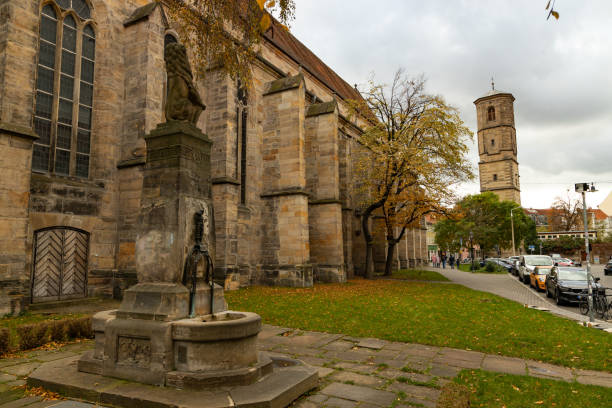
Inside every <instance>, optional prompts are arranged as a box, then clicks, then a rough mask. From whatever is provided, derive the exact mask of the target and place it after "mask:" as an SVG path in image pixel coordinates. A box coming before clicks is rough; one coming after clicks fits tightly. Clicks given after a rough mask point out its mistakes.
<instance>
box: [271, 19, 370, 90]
mask: <svg viewBox="0 0 612 408" xmlns="http://www.w3.org/2000/svg"><path fill="white" fill-rule="evenodd" d="M264 37H265V38H266V39H267V40H268V41H270V42H271V43H272V44H274V45H275V46H276V47H278V48H279V49H280V50H281V51H282V52H284V53H285V54H286V55H287V56H289V57H290V58H291V59H292V60H294V61H295V62H296V63H297V64H299V65H301V66H302V68H303V69H305V70H307V71H308V72H309V73H310V74H312V75H313V76H314V77H315V78H317V79H318V80H319V81H321V82H323V84H325V85H326V86H327V87H328V88H330V89H331V90H332V91H333V92H335V93H336V94H338V96H340V97H341V98H342V99H345V100H347V99H353V100H357V99H362V96H361V94H360V93H359V91H357V90H356V89H355V88H354V87H352V86H351V85H349V84H348V83H347V82H346V81H345V80H344V79H342V78H341V77H340V76H339V75H338V74H336V73H335V72H334V70H332V69H331V68H330V67H328V66H327V65H326V64H325V63H324V62H323V61H321V59H320V58H319V57H317V56H316V55H315V54H314V53H313V52H312V51H311V50H310V49H308V47H306V46H305V45H304V44H302V43H301V42H300V41H299V40H298V39H297V38H295V36H294V35H293V34H291V33H290V32H289V30H287V29H286V28H284V27H283V26H282V25H281V23H279V22H278V21H277V20H275V19H272V25H271V26H270V28H269V29H268V31H266V32H265V34H264Z"/></svg>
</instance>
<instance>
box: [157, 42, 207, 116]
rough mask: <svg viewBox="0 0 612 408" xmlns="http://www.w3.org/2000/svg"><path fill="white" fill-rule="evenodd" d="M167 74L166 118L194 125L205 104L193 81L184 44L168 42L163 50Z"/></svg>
mask: <svg viewBox="0 0 612 408" xmlns="http://www.w3.org/2000/svg"><path fill="white" fill-rule="evenodd" d="M164 60H165V61H166V72H167V74H168V93H167V98H166V112H165V113H166V120H167V121H173V120H180V121H189V122H191V123H193V124H194V125H195V124H196V123H197V122H198V118H199V117H200V114H201V113H202V111H203V110H204V109H206V106H204V103H203V102H202V98H201V97H200V93H199V92H198V90H197V89H196V87H195V85H194V83H193V73H192V71H191V65H190V64H189V59H188V58H187V50H186V49H185V46H184V45H182V44H178V43H170V44H168V45H167V46H166V49H165V51H164Z"/></svg>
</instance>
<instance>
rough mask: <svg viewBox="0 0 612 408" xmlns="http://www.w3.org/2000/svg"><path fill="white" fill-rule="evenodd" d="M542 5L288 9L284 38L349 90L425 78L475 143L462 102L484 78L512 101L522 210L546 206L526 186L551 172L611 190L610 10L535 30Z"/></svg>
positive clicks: (470, 115) (541, 20)
mask: <svg viewBox="0 0 612 408" xmlns="http://www.w3.org/2000/svg"><path fill="white" fill-rule="evenodd" d="M545 3H546V1H545V0H512V1H508V0H487V1H485V0H478V1H477V0H463V1H448V0H429V1H427V2H423V1H413V0H410V1H407V0H397V1H391V0H386V1H385V0H383V1H379V2H370V1H365V0H353V1H347V0H335V1H334V0H307V1H306V0H297V19H296V21H295V22H294V24H293V32H294V34H295V35H296V36H297V37H298V38H299V39H300V40H302V41H303V42H304V43H305V44H306V45H307V46H308V47H310V48H311V49H312V50H313V51H314V52H315V53H316V54H317V55H319V56H320V57H321V59H323V61H325V62H326V63H327V64H328V65H329V66H330V67H331V68H332V69H334V70H335V71H336V72H338V73H339V74H340V75H341V76H342V77H343V78H344V79H345V80H346V81H347V82H349V83H351V84H353V83H361V84H363V83H365V81H366V80H367V78H368V76H369V74H370V73H371V72H375V73H376V79H377V81H381V82H384V81H385V80H388V79H390V78H391V75H392V73H393V72H394V71H395V70H396V69H397V68H398V67H400V66H401V67H404V68H405V69H406V71H407V72H410V73H413V74H414V75H418V74H420V73H424V74H425V76H426V77H427V78H428V88H429V91H430V92H433V93H437V94H441V95H443V96H444V97H445V98H446V99H447V101H448V102H449V103H451V104H453V105H455V106H456V107H458V108H459V109H460V111H461V113H462V117H463V118H464V120H465V122H466V124H467V125H468V126H470V127H471V128H472V130H474V131H475V130H476V112H475V109H474V106H473V104H472V102H473V101H474V100H475V99H476V98H478V97H479V96H481V95H482V94H484V93H485V92H487V91H488V89H489V86H490V85H489V81H490V79H489V78H490V77H491V75H492V74H494V75H495V82H496V87H497V88H498V89H503V90H505V91H508V92H511V93H512V94H514V96H515V98H516V102H515V113H516V127H517V135H518V142H519V162H520V163H521V173H522V174H524V175H523V177H522V181H523V182H524V183H525V184H524V187H523V195H522V196H523V200H524V201H525V200H535V201H538V202H544V201H546V202H549V201H550V200H549V199H548V197H544V194H545V193H544V191H546V195H550V192H549V191H550V189H544V188H539V187H530V185H529V184H528V183H529V182H538V183H539V182H542V181H546V180H549V179H551V177H553V176H557V175H559V167H560V166H561V165H562V166H563V167H564V169H565V170H566V173H564V174H565V175H566V177H567V178H568V179H572V180H570V183H572V182H573V179H577V178H579V177H583V176H584V175H592V176H593V177H596V178H599V179H605V180H612V165H610V164H608V163H610V162H612V161H611V160H610V159H609V156H610V152H611V151H612V141H611V140H612V139H611V138H610V132H612V131H611V130H610V129H612V76H611V75H608V71H609V70H610V67H611V66H612V48H611V47H610V46H609V39H610V33H611V31H610V28H609V21H610V19H611V18H612V2H610V1H605V0H599V1H594V0H592V1H589V2H574V1H558V2H557V6H556V7H557V8H558V9H559V11H560V12H561V19H560V20H559V21H546V20H545V12H544V6H545ZM543 154H544V155H545V156H546V157H551V158H552V159H550V160H546V161H543V160H541V158H542V155H543ZM476 156H477V154H476V152H475V146H474V150H473V151H472V153H471V155H470V159H471V160H472V161H476ZM523 168H524V171H523V170H522V169H523ZM572 172H573V173H572ZM466 188H467V189H468V190H469V189H471V188H472V187H466ZM550 188H551V189H552V188H553V187H550ZM608 188H609V187H608ZM559 194H560V193H559ZM544 205H546V204H544Z"/></svg>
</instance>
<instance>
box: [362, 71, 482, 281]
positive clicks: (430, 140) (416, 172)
mask: <svg viewBox="0 0 612 408" xmlns="http://www.w3.org/2000/svg"><path fill="white" fill-rule="evenodd" d="M362 96H363V99H362V100H360V101H352V102H351V107H352V111H353V113H354V114H360V115H362V116H365V117H368V118H369V122H368V125H367V126H366V127H365V129H364V132H363V134H362V135H361V136H360V138H359V140H358V142H359V143H360V144H361V145H362V147H363V148H364V150H365V152H366V153H365V154H362V155H361V158H360V159H359V160H358V163H356V166H355V167H356V170H357V172H356V174H358V175H359V176H360V177H361V179H360V180H359V183H360V186H361V189H362V194H361V210H362V212H361V214H362V218H361V222H362V230H363V235H364V239H365V243H366V272H365V275H366V277H369V278H371V277H373V275H374V270H373V260H372V259H373V256H372V254H373V252H372V250H373V236H372V232H371V230H370V219H371V217H372V215H374V213H375V212H376V214H380V215H382V216H383V217H384V224H385V234H386V240H387V245H388V250H387V255H386V257H387V261H386V270H385V273H386V274H390V273H391V269H390V268H391V262H392V259H393V253H394V249H395V246H396V244H397V243H398V242H399V241H400V240H401V239H402V238H403V236H404V234H405V232H406V230H407V229H408V228H409V227H411V226H413V225H414V224H415V223H416V222H418V221H419V220H420V219H421V218H422V217H423V216H424V215H425V214H428V213H431V212H442V211H444V210H445V209H446V208H448V205H449V204H450V203H451V202H452V200H453V189H452V187H453V185H455V184H457V183H459V182H462V181H465V180H468V179H471V178H472V177H473V174H472V171H471V166H470V164H469V162H468V160H467V158H466V154H467V151H468V146H467V144H466V142H467V141H468V140H471V137H472V133H471V132H470V130H469V129H468V128H467V127H466V126H465V125H464V124H463V121H462V120H461V118H460V117H459V113H458V111H457V110H456V109H455V108H453V107H452V106H450V105H448V104H447V103H446V102H445V101H444V99H443V98H442V97H440V96H436V95H429V94H427V93H426V92H425V80H424V79H423V78H422V77H418V78H410V77H408V76H407V75H406V74H405V73H404V71H403V70H401V69H399V70H398V71H397V72H396V73H395V75H394V77H393V82H392V83H391V85H389V86H385V85H379V84H376V83H375V82H374V81H373V79H372V80H370V81H369V84H368V89H367V90H365V91H363V92H362ZM396 231H397V234H396Z"/></svg>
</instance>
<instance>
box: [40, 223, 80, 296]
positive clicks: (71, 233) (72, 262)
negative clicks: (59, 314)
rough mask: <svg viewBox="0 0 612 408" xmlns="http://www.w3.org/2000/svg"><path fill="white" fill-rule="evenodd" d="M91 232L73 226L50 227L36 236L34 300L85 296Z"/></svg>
mask: <svg viewBox="0 0 612 408" xmlns="http://www.w3.org/2000/svg"><path fill="white" fill-rule="evenodd" d="M88 248H89V234H88V233H87V232H85V231H81V230H77V229H73V228H47V229H44V230H40V231H37V232H36V234H35V239H34V270H33V276H32V302H34V303H38V302H45V301H54V300H65V299H73V298H80V297H85V296H86V295H87V255H88Z"/></svg>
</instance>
